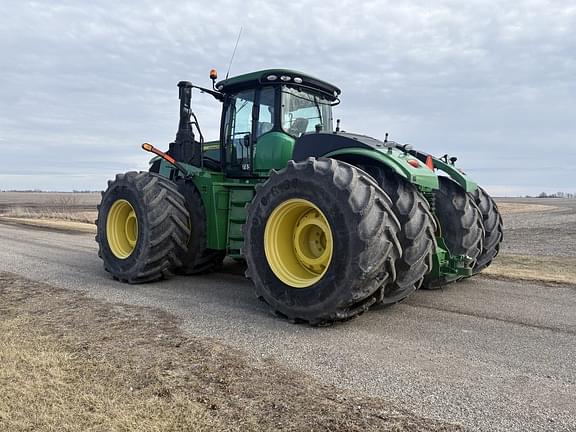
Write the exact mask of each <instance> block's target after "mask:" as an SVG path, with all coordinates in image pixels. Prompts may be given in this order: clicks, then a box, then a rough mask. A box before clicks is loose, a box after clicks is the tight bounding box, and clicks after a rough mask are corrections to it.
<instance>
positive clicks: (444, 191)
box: [423, 177, 484, 289]
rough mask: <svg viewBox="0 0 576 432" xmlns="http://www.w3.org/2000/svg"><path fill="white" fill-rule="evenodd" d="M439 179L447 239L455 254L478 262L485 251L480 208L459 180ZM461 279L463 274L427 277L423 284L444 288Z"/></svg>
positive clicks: (439, 214)
mask: <svg viewBox="0 0 576 432" xmlns="http://www.w3.org/2000/svg"><path fill="white" fill-rule="evenodd" d="M438 180H439V182H440V188H439V189H438V190H436V192H435V207H436V216H437V217H438V222H439V223H440V228H441V233H442V238H443V239H444V243H445V244H446V247H447V248H448V250H449V252H450V253H451V254H452V255H467V256H469V257H470V258H472V259H473V261H472V265H475V264H476V260H477V259H478V257H479V256H480V254H481V252H482V240H483V236H484V227H483V226H482V215H481V214H480V210H479V209H478V207H477V206H476V204H475V203H474V200H473V199H472V197H471V196H470V195H469V194H468V193H466V191H465V190H464V189H462V187H461V186H460V185H459V184H458V183H456V182H454V181H453V180H452V179H450V178H448V177H439V178H438ZM460 279H462V277H461V276H441V277H440V278H438V279H431V278H426V279H425V280H424V285H423V287H424V288H428V289H435V288H440V287H441V286H443V285H446V284H447V283H450V282H455V281H457V280H460Z"/></svg>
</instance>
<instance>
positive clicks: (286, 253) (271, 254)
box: [264, 198, 334, 288]
mask: <svg viewBox="0 0 576 432" xmlns="http://www.w3.org/2000/svg"><path fill="white" fill-rule="evenodd" d="M333 248H334V246H333V240H332V230H331V229H330V225H329V224H328V221H327V220H326V216H324V213H322V211H321V210H320V209H319V208H318V207H317V206H316V205H315V204H313V203H311V202H310V201H308V200H305V199H300V198H294V199H289V200H287V201H284V202H283V203H281V204H280V205H279V206H278V207H276V208H275V209H274V211H273V212H272V214H270V217H269V218H268V221H267V222H266V228H265V230H264V251H265V253H266V259H267V260H268V265H270V268H271V269H272V271H273V272H274V274H275V275H276V277H277V278H278V279H280V280H281V281H282V282H284V283H285V284H286V285H289V286H291V287H294V288H307V287H309V286H311V285H314V284H315V283H316V282H318V281H319V280H320V279H322V276H324V274H325V273H326V270H328V266H329V265H330V262H331V260H332V252H333Z"/></svg>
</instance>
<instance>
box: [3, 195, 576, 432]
mask: <svg viewBox="0 0 576 432" xmlns="http://www.w3.org/2000/svg"><path fill="white" fill-rule="evenodd" d="M569 207H570V209H571V210H572V213H574V212H575V211H576V210H575V209H574V208H573V207H571V206H569ZM572 213H571V212H566V214H567V215H569V214H572ZM550 214H552V213H550ZM566 214H564V216H562V215H561V217H560V219H558V223H559V224H560V223H561V224H564V223H565V219H563V218H565V216H566ZM518 217H520V216H518ZM522 217H523V216H522ZM563 221H564V222H563ZM508 222H512V219H510V220H509V221H508ZM518 227H519V228H518V229H524V228H525V227H524V225H522V224H520V225H518ZM523 227H524V228H523ZM557 229H565V226H563V227H560V226H558V227H557ZM514 230H515V228H514V227H513V226H512V227H511V228H510V231H509V232H508V234H510V236H512V237H513V236H515V235H516V234H515V233H514ZM551 247H553V246H551ZM0 270H2V271H11V272H14V273H17V274H20V275H22V276H25V277H28V278H31V279H35V280H40V281H45V282H47V283H50V284H52V285H55V286H59V287H63V288H69V289H74V290H81V291H84V292H86V293H88V295H90V296H93V297H97V298H103V299H107V300H111V301H117V302H122V303H128V304H133V305H143V306H153V307H160V308H162V309H164V310H167V311H169V312H172V313H174V314H176V315H177V316H179V317H181V318H182V320H183V326H184V328H185V329H186V330H188V331H190V332H192V333H194V334H195V335H199V336H206V337H211V338H216V339H218V340H220V341H223V342H224V343H227V344H229V345H231V346H234V347H235V348H239V349H241V350H244V351H245V352H246V353H248V355H251V356H258V357H273V358H275V359H276V360H278V361H280V362H282V363H284V364H286V365H288V366H291V367H293V368H295V369H298V370H302V371H304V372H306V373H309V374H311V375H313V376H315V377H316V378H318V379H319V380H321V381H323V382H326V383H330V384H335V385H337V386H340V387H343V388H347V389H350V390H352V391H357V392H361V393H365V394H370V395H377V396H381V397H383V398H385V399H388V400H390V401H391V402H393V403H394V404H395V405H397V406H399V407H404V408H406V409H408V410H410V411H415V412H417V413H419V414H422V415H426V416H430V417H436V418H440V419H447V420H452V421H457V422H461V423H462V424H464V425H465V426H466V427H467V428H468V429H471V430H484V431H494V430H497V431H544V430H546V431H547V430H550V431H574V430H576V360H575V359H576V285H574V286H543V285H538V284H530V283H522V282H517V283H516V282H505V281H497V280H492V279H485V278H481V277H478V278H475V279H472V280H469V281H465V282H462V283H460V284H457V285H451V286H449V287H448V288H446V289H444V290H442V291H433V292H431V291H419V292H417V293H416V294H415V295H414V296H412V297H411V298H410V299H409V300H408V301H406V302H405V303H403V304H400V305H396V306H394V307H391V308H387V309H380V310H375V311H370V312H368V313H366V314H364V315H363V316H361V317H360V318H359V319H356V320H353V321H351V322H348V323H345V324H341V325H337V326H334V327H329V328H309V327H306V326H300V325H292V324H288V323H286V322H284V321H281V320H279V319H277V318H275V317H273V316H271V315H270V314H269V313H268V311H267V308H266V306H265V305H263V304H261V303H260V302H258V301H257V300H256V299H255V298H254V296H253V295H252V287H251V285H250V282H249V281H247V280H245V279H244V278H243V277H242V276H241V275H240V274H239V270H240V269H239V268H238V265H237V264H234V263H230V264H228V265H227V266H226V267H225V269H224V272H221V273H217V274H212V275H208V276H197V277H177V278H174V279H172V280H170V281H164V282H161V283H154V284H148V285H140V286H129V285H124V284H120V283H118V282H115V281H113V280H111V279H110V277H109V276H108V275H107V274H106V273H105V272H104V271H103V269H102V266H101V262H100V260H99V259H98V258H97V256H96V244H95V242H94V240H93V236H90V235H86V234H72V233H63V232H51V231H45V230H41V229H34V228H27V227H20V226H13V225H2V224H0Z"/></svg>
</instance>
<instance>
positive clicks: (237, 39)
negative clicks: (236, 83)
mask: <svg viewBox="0 0 576 432" xmlns="http://www.w3.org/2000/svg"><path fill="white" fill-rule="evenodd" d="M240 36H242V26H240V31H239V32H238V37H237V38H236V45H234V51H232V57H230V64H229V65H228V70H227V71H226V78H224V79H225V80H227V79H228V75H230V68H231V67H232V62H233V61H234V56H235V55H236V48H238V42H240Z"/></svg>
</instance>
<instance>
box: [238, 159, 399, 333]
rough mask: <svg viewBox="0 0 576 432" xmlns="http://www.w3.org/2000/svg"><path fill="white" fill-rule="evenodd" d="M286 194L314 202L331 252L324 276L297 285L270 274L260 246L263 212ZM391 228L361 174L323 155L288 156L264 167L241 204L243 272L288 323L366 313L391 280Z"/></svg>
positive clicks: (391, 219) (390, 216) (385, 207)
mask: <svg viewBox="0 0 576 432" xmlns="http://www.w3.org/2000/svg"><path fill="white" fill-rule="evenodd" d="M291 199H301V200H306V201H308V202H310V203H312V204H314V205H315V206H317V207H318V209H320V211H321V212H322V213H323V214H324V215H325V217H326V220H327V223H328V225H329V226H330V229H331V231H332V236H333V251H334V253H333V255H332V259H331V261H330V263H329V265H328V266H327V268H326V271H325V273H324V274H323V275H322V277H321V278H320V279H319V280H318V281H317V282H315V283H314V284H312V285H310V286H307V287H305V288H294V287H292V286H290V285H288V284H286V283H284V282H283V281H282V280H280V279H279V278H278V277H277V276H276V274H275V273H274V271H273V270H272V268H271V266H270V264H269V262H268V258H267V256H266V252H265V246H264V242H265V237H264V234H265V230H266V225H267V223H268V221H269V217H270V216H271V214H272V212H273V211H274V210H275V209H276V208H278V207H279V206H280V207H281V206H282V205H283V204H284V203H286V202H287V201H288V200H291ZM398 230H399V223H398V220H397V219H396V217H395V216H394V213H393V211H392V209H391V208H390V199H389V198H388V197H387V196H386V194H385V193H384V192H383V191H382V190H381V189H380V187H379V186H378V185H377V184H376V183H375V182H374V181H373V179H372V178H371V177H370V176H369V175H367V174H366V173H364V172H363V171H361V170H359V169H358V168H356V167H354V166H352V165H349V164H347V163H345V162H341V161H337V160H334V159H328V158H320V159H314V158H308V159H307V160H306V161H302V162H294V161H289V162H288V166H287V167H286V168H284V169H282V170H280V171H278V172H276V171H272V172H271V175H270V178H269V179H268V180H267V181H266V182H265V183H264V184H263V185H262V186H261V187H258V188H257V189H256V195H255V197H254V199H253V201H252V202H251V203H250V205H249V207H248V219H247V222H246V225H245V227H244V235H245V256H246V263H247V266H248V270H247V276H248V277H250V278H251V279H252V280H253V282H254V285H255V290H256V295H257V296H258V297H259V298H261V299H263V300H264V301H265V302H267V303H268V304H269V305H270V307H271V308H272V309H273V310H274V311H275V312H276V313H277V314H278V315H280V316H283V317H285V318H287V319H288V320H290V321H291V322H307V323H309V324H312V325H322V324H328V323H331V322H334V321H344V320H347V319H350V318H352V317H354V316H356V315H359V314H361V313H363V312H364V311H365V310H367V309H368V308H369V307H370V306H371V305H373V304H374V303H375V302H376V299H377V297H378V296H379V295H380V292H379V290H380V289H382V287H383V286H385V285H386V284H387V283H391V282H393V281H394V279H395V266H394V265H395V261H396V260H397V259H398V258H399V256H400V254H401V247H400V244H399V242H398V238H397V232H398Z"/></svg>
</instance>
